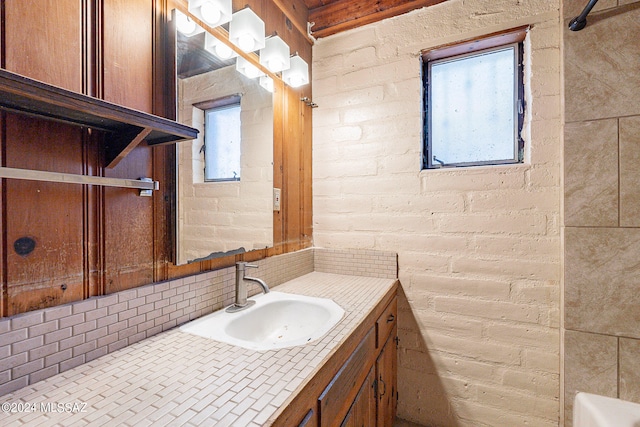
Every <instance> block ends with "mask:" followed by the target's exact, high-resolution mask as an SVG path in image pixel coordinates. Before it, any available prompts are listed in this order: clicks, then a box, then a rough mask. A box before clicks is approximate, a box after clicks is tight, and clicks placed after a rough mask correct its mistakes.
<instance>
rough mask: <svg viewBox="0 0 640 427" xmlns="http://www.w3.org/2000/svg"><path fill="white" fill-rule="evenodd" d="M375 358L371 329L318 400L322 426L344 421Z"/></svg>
mask: <svg viewBox="0 0 640 427" xmlns="http://www.w3.org/2000/svg"><path fill="white" fill-rule="evenodd" d="M375 356H376V353H375V334H374V331H373V328H371V329H370V330H369V333H367V335H366V336H365V338H364V339H363V340H362V341H361V342H360V344H359V345H358V347H357V348H356V350H355V351H354V352H353V354H352V355H351V357H350V358H349V360H347V362H346V363H345V364H344V365H343V366H342V368H340V371H338V373H337V374H336V375H335V377H333V379H332V380H331V382H330V383H329V385H328V386H327V387H326V388H325V389H324V391H323V392H322V394H321V395H320V397H319V398H318V407H319V408H320V425H321V426H332V425H335V423H336V421H337V420H342V419H343V418H344V417H345V416H346V415H347V412H348V411H349V407H350V406H351V403H352V402H353V400H354V399H355V397H356V394H357V393H358V390H359V388H360V386H361V385H362V383H363V382H364V380H365V379H366V377H367V374H368V372H369V370H370V369H371V366H373V363H374V361H375Z"/></svg>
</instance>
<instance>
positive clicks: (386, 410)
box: [376, 327, 398, 427]
mask: <svg viewBox="0 0 640 427" xmlns="http://www.w3.org/2000/svg"><path fill="white" fill-rule="evenodd" d="M397 333H398V329H397V327H394V328H393V332H392V333H391V335H390V336H389V339H388V340H387V342H386V343H385V345H384V347H383V348H382V351H381V352H380V356H378V360H377V361H376V381H377V384H376V385H377V387H376V388H377V423H376V425H377V427H392V426H393V421H394V419H395V417H396V405H397V370H396V369H397V362H396V360H397V354H398V350H397V347H396V340H395V338H396V335H397Z"/></svg>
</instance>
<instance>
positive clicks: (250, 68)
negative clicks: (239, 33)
mask: <svg viewBox="0 0 640 427" xmlns="http://www.w3.org/2000/svg"><path fill="white" fill-rule="evenodd" d="M236 70H237V71H238V72H239V73H241V74H243V75H245V76H247V77H249V78H250V79H255V78H257V77H261V76H264V73H263V72H262V71H260V69H259V68H258V67H256V66H255V65H253V64H252V63H251V62H249V61H247V60H246V59H244V58H243V57H242V56H238V58H237V59H236Z"/></svg>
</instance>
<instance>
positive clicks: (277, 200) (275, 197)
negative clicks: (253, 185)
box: [273, 188, 280, 212]
mask: <svg viewBox="0 0 640 427" xmlns="http://www.w3.org/2000/svg"><path fill="white" fill-rule="evenodd" d="M273 210H274V211H275V212H280V189H279V188H274V189H273Z"/></svg>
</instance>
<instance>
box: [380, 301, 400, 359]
mask: <svg viewBox="0 0 640 427" xmlns="http://www.w3.org/2000/svg"><path fill="white" fill-rule="evenodd" d="M397 323H398V298H394V299H393V300H392V301H391V302H390V303H389V305H388V306H387V308H385V310H384V313H382V314H381V315H380V317H378V320H377V321H376V348H380V346H382V345H383V344H384V343H385V342H386V341H387V337H388V336H389V333H390V332H391V330H392V329H393V327H394V326H396V324H397Z"/></svg>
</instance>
